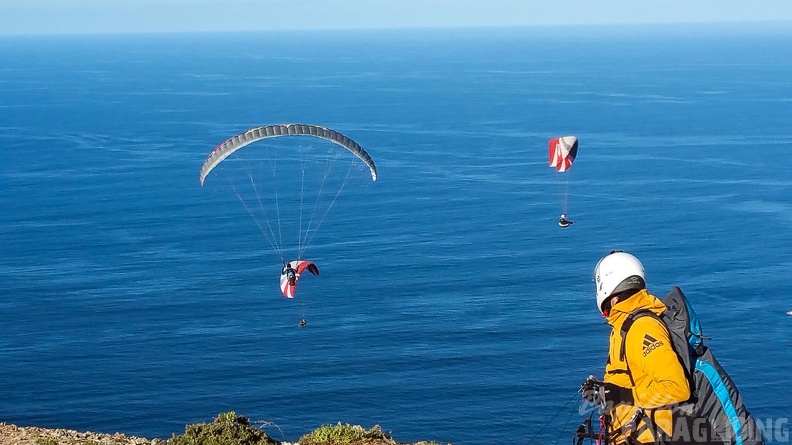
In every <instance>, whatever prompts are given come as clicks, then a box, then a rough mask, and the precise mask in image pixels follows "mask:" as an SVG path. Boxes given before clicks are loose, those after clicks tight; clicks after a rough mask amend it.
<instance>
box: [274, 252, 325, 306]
mask: <svg viewBox="0 0 792 445" xmlns="http://www.w3.org/2000/svg"><path fill="white" fill-rule="evenodd" d="M289 264H290V265H291V267H292V269H294V271H295V274H294V282H293V283H289V276H288V274H287V273H286V272H285V268H284V270H283V271H281V276H280V288H281V292H283V296H284V297H286V298H294V291H295V290H296V288H297V282H298V281H300V275H301V274H302V273H303V272H304V271H306V270H307V271H308V272H311V274H313V275H319V268H318V267H316V264H314V263H312V262H310V261H305V260H295V261H290V262H289Z"/></svg>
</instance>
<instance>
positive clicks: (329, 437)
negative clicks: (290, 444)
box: [300, 422, 396, 445]
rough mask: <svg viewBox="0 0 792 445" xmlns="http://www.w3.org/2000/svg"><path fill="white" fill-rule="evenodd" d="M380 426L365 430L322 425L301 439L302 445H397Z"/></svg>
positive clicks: (346, 426)
mask: <svg viewBox="0 0 792 445" xmlns="http://www.w3.org/2000/svg"><path fill="white" fill-rule="evenodd" d="M395 443H396V442H395V441H394V440H393V439H391V437H390V436H388V435H387V434H385V433H384V432H383V431H382V428H380V427H379V425H375V426H373V427H372V428H371V429H370V430H368V431H367V430H365V429H364V428H363V427H362V426H360V425H350V424H348V423H346V424H343V425H342V424H341V422H338V424H337V425H322V426H320V427H319V428H317V429H315V430H314V431H312V432H310V433H308V434H306V435H304V436H303V437H301V438H300V445H354V444H361V445H362V444H395Z"/></svg>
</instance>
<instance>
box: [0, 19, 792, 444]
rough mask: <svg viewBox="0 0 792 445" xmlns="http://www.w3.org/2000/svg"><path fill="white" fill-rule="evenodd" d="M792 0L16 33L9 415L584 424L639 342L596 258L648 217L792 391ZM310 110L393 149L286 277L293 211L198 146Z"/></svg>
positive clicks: (180, 425) (698, 286)
mask: <svg viewBox="0 0 792 445" xmlns="http://www.w3.org/2000/svg"><path fill="white" fill-rule="evenodd" d="M790 29H792V28H790V27H788V26H787V27H784V26H764V27H762V26H738V25H730V26H727V25H706V26H702V25H696V26H695V27H694V26H693V25H687V26H682V25H679V26H657V27H640V28H639V27H583V28H535V29H511V28H503V29H486V28H482V29H460V30H401V31H332V32H331V31H316V32H278V33H230V34H163V35H86V36H32V37H2V38H0V61H1V62H0V142H1V143H2V146H3V158H4V159H3V162H2V163H0V190H1V191H2V194H0V207H1V208H2V212H0V357H2V361H1V362H0V363H1V364H0V421H4V422H8V423H15V424H18V425H36V426H42V427H58V428H70V429H78V430H91V431H101V432H116V431H120V432H123V433H126V434H130V435H140V436H146V437H162V438H166V437H169V436H170V435H171V434H173V433H181V432H183V430H184V425H185V424H188V423H197V422H205V421H211V420H212V419H213V418H214V417H215V416H216V415H217V414H218V413H221V412H225V411H231V410H233V411H236V412H237V413H238V414H240V415H244V416H246V417H249V418H250V419H251V421H253V422H261V424H263V425H265V426H263V427H264V428H265V430H266V431H267V432H268V433H269V434H270V435H272V436H273V437H274V438H276V439H279V440H296V439H297V438H299V437H300V435H302V434H304V433H307V432H309V431H310V430H312V429H314V428H316V427H318V426H320V425H322V424H334V423H337V422H342V423H353V424H360V425H363V426H364V427H367V428H368V427H370V426H373V425H375V424H378V425H380V426H381V427H382V428H383V429H384V430H385V431H390V432H392V434H393V435H394V437H395V438H396V439H397V440H399V441H404V442H406V441H418V440H436V441H439V442H444V443H447V442H452V443H454V444H540V443H543V444H544V443H568V442H566V441H568V440H571V435H572V434H573V431H574V429H575V427H576V426H577V424H579V423H580V421H582V420H583V418H582V416H581V415H580V414H579V413H578V409H577V406H576V403H577V401H578V400H579V396H577V394H576V391H577V389H578V387H579V386H580V384H581V383H582V381H583V380H584V379H585V378H586V376H588V375H589V374H594V375H601V374H602V372H603V368H604V360H605V356H606V352H607V335H608V326H607V325H606V324H605V323H604V321H603V319H602V317H601V316H600V315H599V313H598V312H597V310H596V307H595V303H594V286H593V283H592V269H593V267H594V265H595V264H596V262H597V260H598V259H599V258H600V256H601V255H603V254H605V253H607V252H608V251H609V250H611V249H624V250H626V251H629V252H632V253H634V254H635V255H637V256H638V257H639V258H640V259H641V260H642V261H643V263H644V265H645V267H646V269H647V281H648V286H649V289H650V291H652V292H653V293H654V294H656V295H658V296H664V295H665V294H666V293H667V292H668V291H669V290H670V289H671V287H672V286H680V287H681V288H682V290H683V291H684V292H685V293H686V295H687V296H688V297H689V299H690V300H691V302H692V303H693V304H694V306H695V309H696V311H697V312H698V314H699V316H700V318H701V320H702V323H703V326H704V330H705V333H706V334H707V335H708V336H710V337H711V340H708V342H707V343H708V344H709V345H710V346H711V348H712V350H713V351H714V352H715V354H716V356H717V357H718V358H719V360H720V361H721V362H722V363H723V365H724V367H725V368H726V369H727V370H728V371H729V373H730V374H731V376H732V377H733V378H734V380H735V381H736V383H737V385H738V387H739V388H740V390H741V392H742V395H743V398H744V400H745V402H746V404H747V406H748V407H749V409H750V410H751V411H752V413H753V414H754V415H755V416H756V417H757V418H759V419H772V420H773V421H775V422H776V423H778V420H779V419H785V418H788V417H789V415H790V413H792V390H790V389H789V388H790V387H789V384H788V382H787V378H788V377H789V375H790V373H789V369H790V367H792V317H790V316H789V315H787V311H790V310H792V298H790V296H789V293H788V292H789V288H790V285H792V274H791V273H790V272H791V271H792V250H791V249H790V246H792V230H790V223H792V157H790V152H792V127H791V126H790V117H791V116H792V83H790V81H789V79H792V45H791V44H790V43H792V31H789V30H790ZM298 122H299V123H311V124H317V125H322V126H326V127H329V128H332V129H334V130H337V131H339V132H341V133H343V134H345V135H347V136H349V137H350V138H352V139H354V140H355V141H357V142H359V143H360V144H361V145H362V146H363V147H364V148H365V149H366V150H367V152H368V153H369V154H370V155H371V156H372V158H373V159H374V161H375V162H376V165H377V169H378V178H377V181H376V182H371V181H359V182H356V183H354V184H353V186H352V187H349V188H347V189H344V190H343V193H341V194H340V195H339V196H338V199H337V201H336V202H335V204H334V205H333V207H332V208H331V209H330V211H329V212H328V213H327V217H326V218H325V219H324V220H323V223H322V225H321V227H320V228H319V229H318V230H316V232H315V234H314V235H313V241H312V243H311V244H310V245H309V246H308V247H307V249H306V250H305V252H304V258H307V259H310V260H312V261H314V262H315V263H316V264H317V265H318V267H319V269H320V271H321V274H320V276H318V277H314V276H309V277H305V278H302V279H301V281H300V283H299V285H298V289H297V296H296V298H294V299H286V298H284V297H283V296H282V294H281V292H280V289H279V287H278V278H279V274H280V268H281V265H282V263H281V258H280V257H279V256H278V255H277V254H276V253H275V252H274V251H273V249H272V246H271V245H270V244H269V243H268V242H267V239H266V238H265V236H263V235H264V231H263V230H260V227H259V226H258V223H257V222H256V220H254V219H253V218H251V215H250V214H249V213H248V212H247V211H246V208H245V206H244V205H242V204H241V203H240V200H239V199H237V198H238V197H237V196H236V195H235V192H234V191H233V189H232V188H230V187H227V186H226V185H227V183H224V182H223V181H221V180H217V181H215V180H214V179H215V178H214V177H212V176H210V178H209V180H208V181H207V184H205V186H204V187H202V186H201V185H200V184H199V181H198V175H199V170H200V168H201V166H202V164H203V162H204V159H205V158H206V157H207V156H208V154H209V153H210V152H211V151H212V150H213V149H214V147H215V146H216V145H217V144H219V143H220V142H222V141H223V140H225V139H226V138H228V137H230V136H232V135H234V134H237V133H240V132H243V131H245V130H247V129H248V128H252V127H256V126H261V125H270V124H279V123H298ZM563 135H576V136H577V137H578V138H579V141H580V149H579V153H578V157H577V159H576V161H575V163H574V164H573V166H572V168H571V169H570V170H569V171H568V172H567V174H564V175H563V176H562V175H559V174H558V173H557V172H555V171H554V170H553V169H550V168H549V167H548V164H547V142H548V140H549V139H550V138H552V137H557V136H563ZM308 139H310V138H308ZM321 142H322V141H318V140H317V141H313V142H307V141H304V143H305V144H309V145H310V144H317V145H320V144H321ZM255 149H256V145H255V144H254V145H251V146H248V147H247V148H245V149H243V150H241V151H240V153H241V152H242V151H246V150H255ZM251 152H252V151H251ZM347 154H348V153H347ZM232 157H233V155H232ZM229 160H232V158H229ZM253 173H257V171H254V172H253ZM364 173H365V172H364ZM212 174H213V175H214V173H212ZM219 177H220V176H219V175H218V178H219ZM241 178H242V180H243V182H244V179H245V177H244V176H241ZM237 179H239V178H237ZM284 180H289V181H291V180H295V176H293V175H289V176H287V177H286V178H284ZM267 193H268V192H267V191H266V190H262V191H261V192H260V194H261V195H262V196H265V197H267V196H268V195H267ZM269 197H271V196H269ZM564 210H565V211H566V212H567V214H568V216H569V218H570V219H572V220H573V221H574V222H575V224H574V225H573V226H571V227H570V228H567V229H561V228H560V227H558V225H557V224H556V222H557V219H558V217H559V214H560V213H561V212H562V211H564ZM288 259H294V258H287V260H288ZM303 316H305V317H306V319H307V322H308V324H307V326H306V328H305V329H298V328H297V322H298V321H299V319H300V318H301V317H303ZM787 428H788V427H787Z"/></svg>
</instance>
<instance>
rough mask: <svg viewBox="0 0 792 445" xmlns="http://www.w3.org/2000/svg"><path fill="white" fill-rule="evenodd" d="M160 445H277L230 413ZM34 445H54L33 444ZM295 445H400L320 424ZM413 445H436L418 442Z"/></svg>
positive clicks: (373, 432) (371, 433)
mask: <svg viewBox="0 0 792 445" xmlns="http://www.w3.org/2000/svg"><path fill="white" fill-rule="evenodd" d="M161 444H162V445H281V442H279V441H277V440H275V439H273V438H271V437H269V435H267V433H265V432H264V431H262V430H261V429H259V428H256V427H254V426H251V424H250V420H249V419H248V418H247V417H242V416H238V415H237V414H236V413H235V412H234V411H229V412H227V413H220V414H218V415H217V417H216V418H215V419H214V421H213V422H211V423H197V424H193V425H187V426H186V427H185V428H184V434H182V435H175V434H174V435H173V437H171V438H170V439H168V440H167V441H165V442H162V443H161ZM36 445H55V444H51V443H43V442H42V443H37V444H36ZM297 445H403V444H399V443H398V442H396V441H395V440H393V438H391V436H390V435H389V434H387V433H385V432H384V431H382V428H380V427H379V425H374V426H373V427H372V428H371V429H369V430H366V429H365V428H363V427H362V426H360V425H350V424H348V423H346V424H341V422H339V423H338V424H336V425H322V426H320V427H319V428H317V429H315V430H314V431H312V432H310V433H308V434H306V435H304V436H302V437H301V438H300V440H299V442H298V444H297ZM413 445H440V443H438V442H418V443H416V444H413Z"/></svg>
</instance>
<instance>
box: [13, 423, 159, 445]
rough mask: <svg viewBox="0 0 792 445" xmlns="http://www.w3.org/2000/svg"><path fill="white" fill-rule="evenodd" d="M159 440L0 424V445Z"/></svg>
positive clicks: (129, 444) (144, 444)
mask: <svg viewBox="0 0 792 445" xmlns="http://www.w3.org/2000/svg"><path fill="white" fill-rule="evenodd" d="M160 443H162V441H160V440H159V439H153V440H152V439H146V438H142V437H134V436H125V435H123V434H120V433H116V434H104V433H92V432H79V431H73V430H66V429H61V428H57V429H48V428H38V427H33V426H31V427H19V426H16V425H7V424H5V423H0V445H155V444H160Z"/></svg>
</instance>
